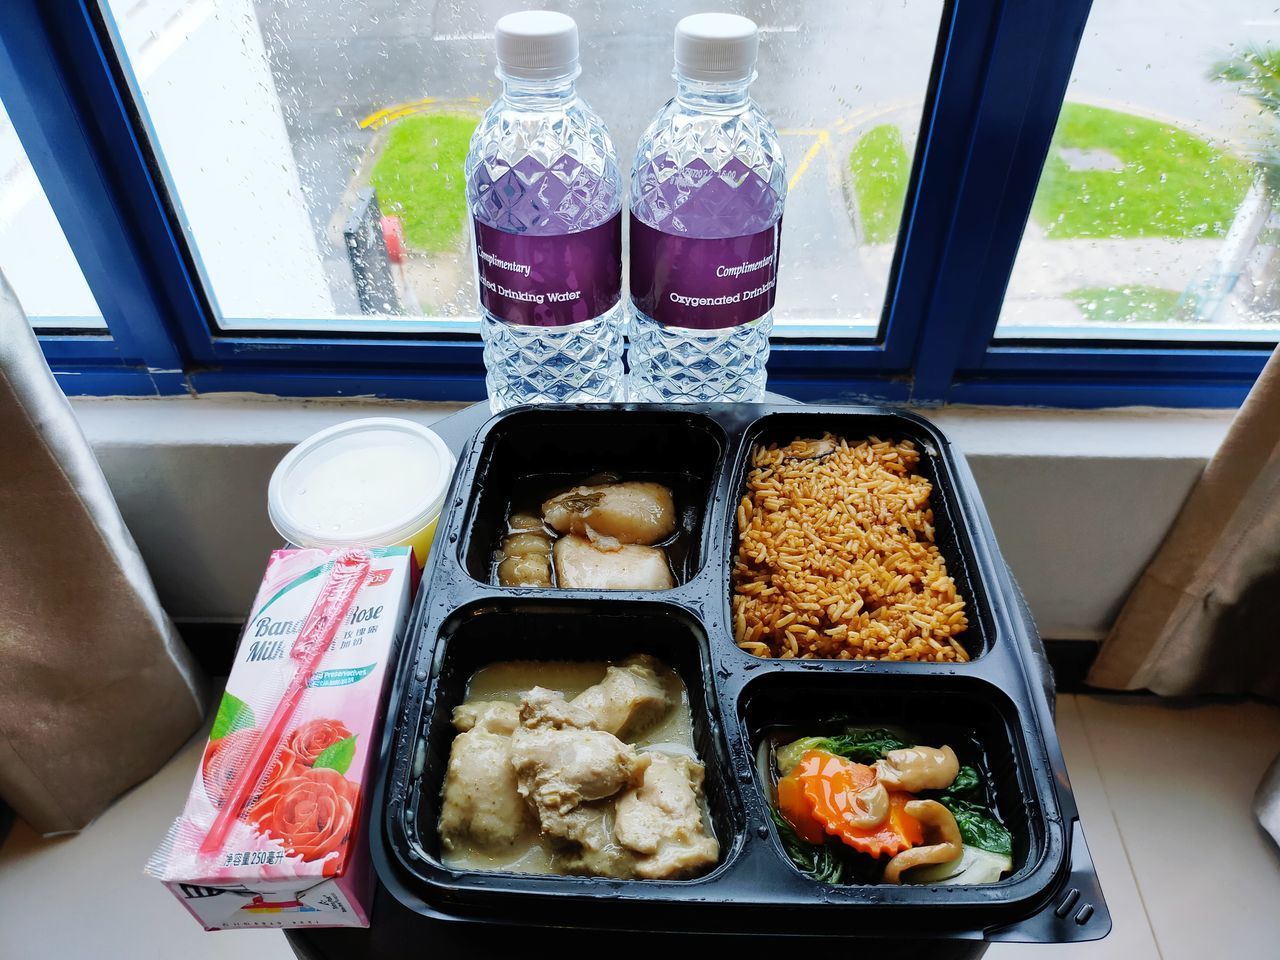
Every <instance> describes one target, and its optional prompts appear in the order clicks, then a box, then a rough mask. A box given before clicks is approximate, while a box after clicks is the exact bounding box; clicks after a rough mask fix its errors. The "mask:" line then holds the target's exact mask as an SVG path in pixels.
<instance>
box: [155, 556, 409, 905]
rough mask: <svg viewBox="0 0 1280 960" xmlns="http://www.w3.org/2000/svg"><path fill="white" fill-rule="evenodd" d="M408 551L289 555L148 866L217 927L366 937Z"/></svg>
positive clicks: (261, 598)
mask: <svg viewBox="0 0 1280 960" xmlns="http://www.w3.org/2000/svg"><path fill="white" fill-rule="evenodd" d="M417 572H418V569H417V565H416V564H415V563H414V561H413V554H412V550H411V548H409V547H368V548H358V549H354V550H346V551H344V550H322V549H302V550H276V551H274V552H273V553H272V554H271V560H270V562H269V563H268V564H267V571H266V574H265V575H264V576H263V578H262V585H261V587H259V589H258V595H257V597H256V599H255V600H254V602H253V611H252V616H251V617H250V619H249V621H248V623H247V625H246V626H245V631H244V635H243V636H242V637H241V639H240V646H239V648H238V649H237V651H236V658H235V663H234V664H233V666H232V668H231V676H230V678H229V679H228V680H227V687H226V692H225V693H224V694H223V697H222V702H221V704H220V705H219V707H218V712H217V715H216V717H215V719H214V722H213V728H212V730H211V731H210V734H209V742H208V744H207V745H206V746H205V749H204V753H203V755H202V758H201V762H200V769H199V770H197V771H196V776H195V781H194V783H193V784H192V785H191V792H190V793H189V794H188V796H187V803H186V806H185V807H184V808H183V811H182V816H181V817H179V818H178V820H177V821H175V823H174V824H173V826H172V827H171V828H170V830H169V833H168V835H167V836H166V838H165V840H164V842H163V843H162V844H161V846H160V848H159V849H158V850H157V851H156V852H155V854H153V856H152V858H151V860H150V861H149V862H148V864H147V872H148V873H149V874H151V875H152V876H155V877H157V878H159V879H160V880H162V881H163V882H164V884H165V886H167V887H168V888H169V890H170V891H171V892H172V893H173V894H174V896H176V897H177V898H178V899H179V900H181V901H182V903H183V905H184V906H185V907H186V908H187V909H188V910H189V911H190V912H191V913H192V915H194V916H195V918H196V919H197V920H199V921H200V923H201V924H202V925H203V926H204V928H205V929H206V930H230V929H237V928H246V927H365V926H368V925H369V917H368V910H369V906H370V903H371V894H372V889H373V883H372V870H371V864H370V862H369V852H368V849H367V846H368V845H367V842H366V839H365V838H366V829H367V828H366V825H367V823H368V817H370V816H373V815H375V812H374V811H373V810H372V809H370V805H371V802H372V794H373V782H372V778H373V776H374V767H373V759H374V757H375V756H376V755H377V753H378V748H379V744H380V740H381V729H382V719H383V712H384V709H385V694H386V688H387V686H388V681H389V680H390V678H391V675H392V672H393V669H394V661H395V654H396V651H397V650H398V647H399V643H400V641H401V639H402V637H403V634H404V631H405V626H406V623H407V621H408V617H409V608H410V600H411V597H412V594H413V588H414V586H416V579H417Z"/></svg>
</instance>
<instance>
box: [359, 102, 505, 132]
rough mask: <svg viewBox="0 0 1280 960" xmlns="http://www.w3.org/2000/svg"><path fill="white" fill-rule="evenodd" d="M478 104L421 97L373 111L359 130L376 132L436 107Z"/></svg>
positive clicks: (361, 123) (361, 122) (361, 121)
mask: <svg viewBox="0 0 1280 960" xmlns="http://www.w3.org/2000/svg"><path fill="white" fill-rule="evenodd" d="M480 102H481V101H480V98H479V97H463V98H461V99H460V100H441V99H440V98H439V97H423V98H422V99H421V100H410V101H409V102H408V103H393V104H392V105H391V106H389V107H383V108H382V109H381V110H375V111H374V112H373V113H371V114H369V115H368V116H367V117H365V118H364V119H362V120H360V121H359V124H360V129H361V130H369V129H374V130H378V129H380V128H382V127H385V126H386V125H387V124H388V123H392V122H394V121H396V120H399V119H400V118H401V117H409V116H412V115H413V114H415V113H422V112H423V111H425V110H429V109H431V108H432V107H436V106H440V107H448V106H449V105H450V104H455V105H458V104H463V103H467V104H476V103H480Z"/></svg>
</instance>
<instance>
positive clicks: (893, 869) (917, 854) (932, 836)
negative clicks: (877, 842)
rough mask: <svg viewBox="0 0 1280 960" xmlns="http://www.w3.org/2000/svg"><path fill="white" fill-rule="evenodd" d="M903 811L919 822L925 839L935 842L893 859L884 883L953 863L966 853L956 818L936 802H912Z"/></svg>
mask: <svg viewBox="0 0 1280 960" xmlns="http://www.w3.org/2000/svg"><path fill="white" fill-rule="evenodd" d="M902 809H903V810H904V811H905V812H906V813H907V814H908V815H909V816H912V817H915V818H916V819H917V820H919V821H920V826H922V827H923V828H924V834H925V839H926V840H930V841H932V842H931V843H930V844H929V845H928V846H920V847H912V848H911V849H910V850H904V851H902V853H900V854H898V855H897V856H896V857H894V858H893V859H892V860H890V861H889V862H888V863H887V864H886V865H885V868H884V882H885V883H901V882H902V872H903V871H904V870H910V869H911V868H912V867H922V866H924V865H925V864H926V863H950V862H951V861H952V860H954V859H955V858H956V857H958V856H960V854H961V853H962V852H963V851H964V842H963V841H962V840H961V839H960V828H959V827H957V826H956V818H955V817H953V816H952V815H951V811H950V810H948V809H947V808H946V807H944V806H943V805H942V804H940V803H939V802H938V801H937V800H912V801H910V802H908V803H907V804H905V805H904V806H903V808H902Z"/></svg>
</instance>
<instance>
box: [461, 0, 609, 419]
mask: <svg viewBox="0 0 1280 960" xmlns="http://www.w3.org/2000/svg"><path fill="white" fill-rule="evenodd" d="M497 53H498V77H499V78H500V79H501V80H502V96H501V97H499V98H498V100H497V101H496V102H495V103H494V104H493V105H492V106H491V107H489V109H488V110H487V111H485V114H484V117H483V118H482V119H481V121H480V125H479V126H478V127H477V128H476V132H475V134H474V135H473V136H472V138H471V148H470V150H469V152H468V154H467V163H466V176H467V202H468V205H469V207H470V210H471V215H472V226H473V237H474V246H475V252H476V286H477V292H478V295H479V298H480V307H481V332H482V334H483V336H484V363H485V370H486V372H487V376H486V385H487V387H488V390H489V403H490V406H492V408H493V410H494V411H495V412H497V411H498V410H502V409H504V408H506V407H510V406H514V405H515V404H518V403H553V402H554V403H580V402H590V401H609V400H622V399H624V398H625V389H626V386H625V380H624V374H623V368H622V347H623V334H624V332H625V327H626V311H625V308H624V306H623V304H622V303H621V293H622V184H621V175H620V174H619V172H618V157H617V153H616V152H615V150H614V148H613V141H612V140H611V139H610V138H609V131H608V130H606V129H605V125H604V123H603V122H602V121H601V120H600V118H599V117H598V116H596V114H595V113H594V111H592V109H591V108H590V107H589V106H587V104H586V103H585V102H584V101H583V100H582V99H581V98H580V97H579V96H578V94H577V92H576V90H575V89H574V79H575V78H576V77H577V76H578V74H579V73H580V72H581V71H580V70H579V68H578V28H577V25H576V24H575V23H574V22H573V19H572V18H570V17H567V16H565V15H564V14H562V13H550V12H547V11H525V12H523V13H513V14H509V15H508V16H505V17H503V18H502V19H501V20H499V21H498V25H497Z"/></svg>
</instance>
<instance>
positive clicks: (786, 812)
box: [778, 751, 827, 843]
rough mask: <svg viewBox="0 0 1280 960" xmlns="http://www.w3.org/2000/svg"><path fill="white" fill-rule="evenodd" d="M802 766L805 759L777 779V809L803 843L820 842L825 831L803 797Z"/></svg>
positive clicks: (825, 833)
mask: <svg viewBox="0 0 1280 960" xmlns="http://www.w3.org/2000/svg"><path fill="white" fill-rule="evenodd" d="M811 752H814V753H816V752H817V751H811ZM805 757H806V759H807V758H808V754H805ZM804 767H805V761H804V760H801V761H800V763H798V764H796V767H795V769H793V770H792V771H791V772H790V773H788V774H787V775H786V776H785V777H783V778H782V779H781V780H779V781H778V811H779V812H780V813H781V814H782V816H783V817H784V818H786V821H787V823H789V824H791V826H792V828H793V829H794V830H795V832H796V836H798V837H799V838H800V839H801V840H803V841H804V842H805V843H822V842H823V841H824V840H825V839H826V838H827V832H826V830H825V829H824V828H823V826H822V824H821V823H819V822H818V821H817V820H816V819H814V816H813V808H812V807H811V806H810V804H809V801H808V799H806V798H805V795H804V787H803V786H802V784H801V781H800V774H801V773H802V772H803V770H804Z"/></svg>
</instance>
